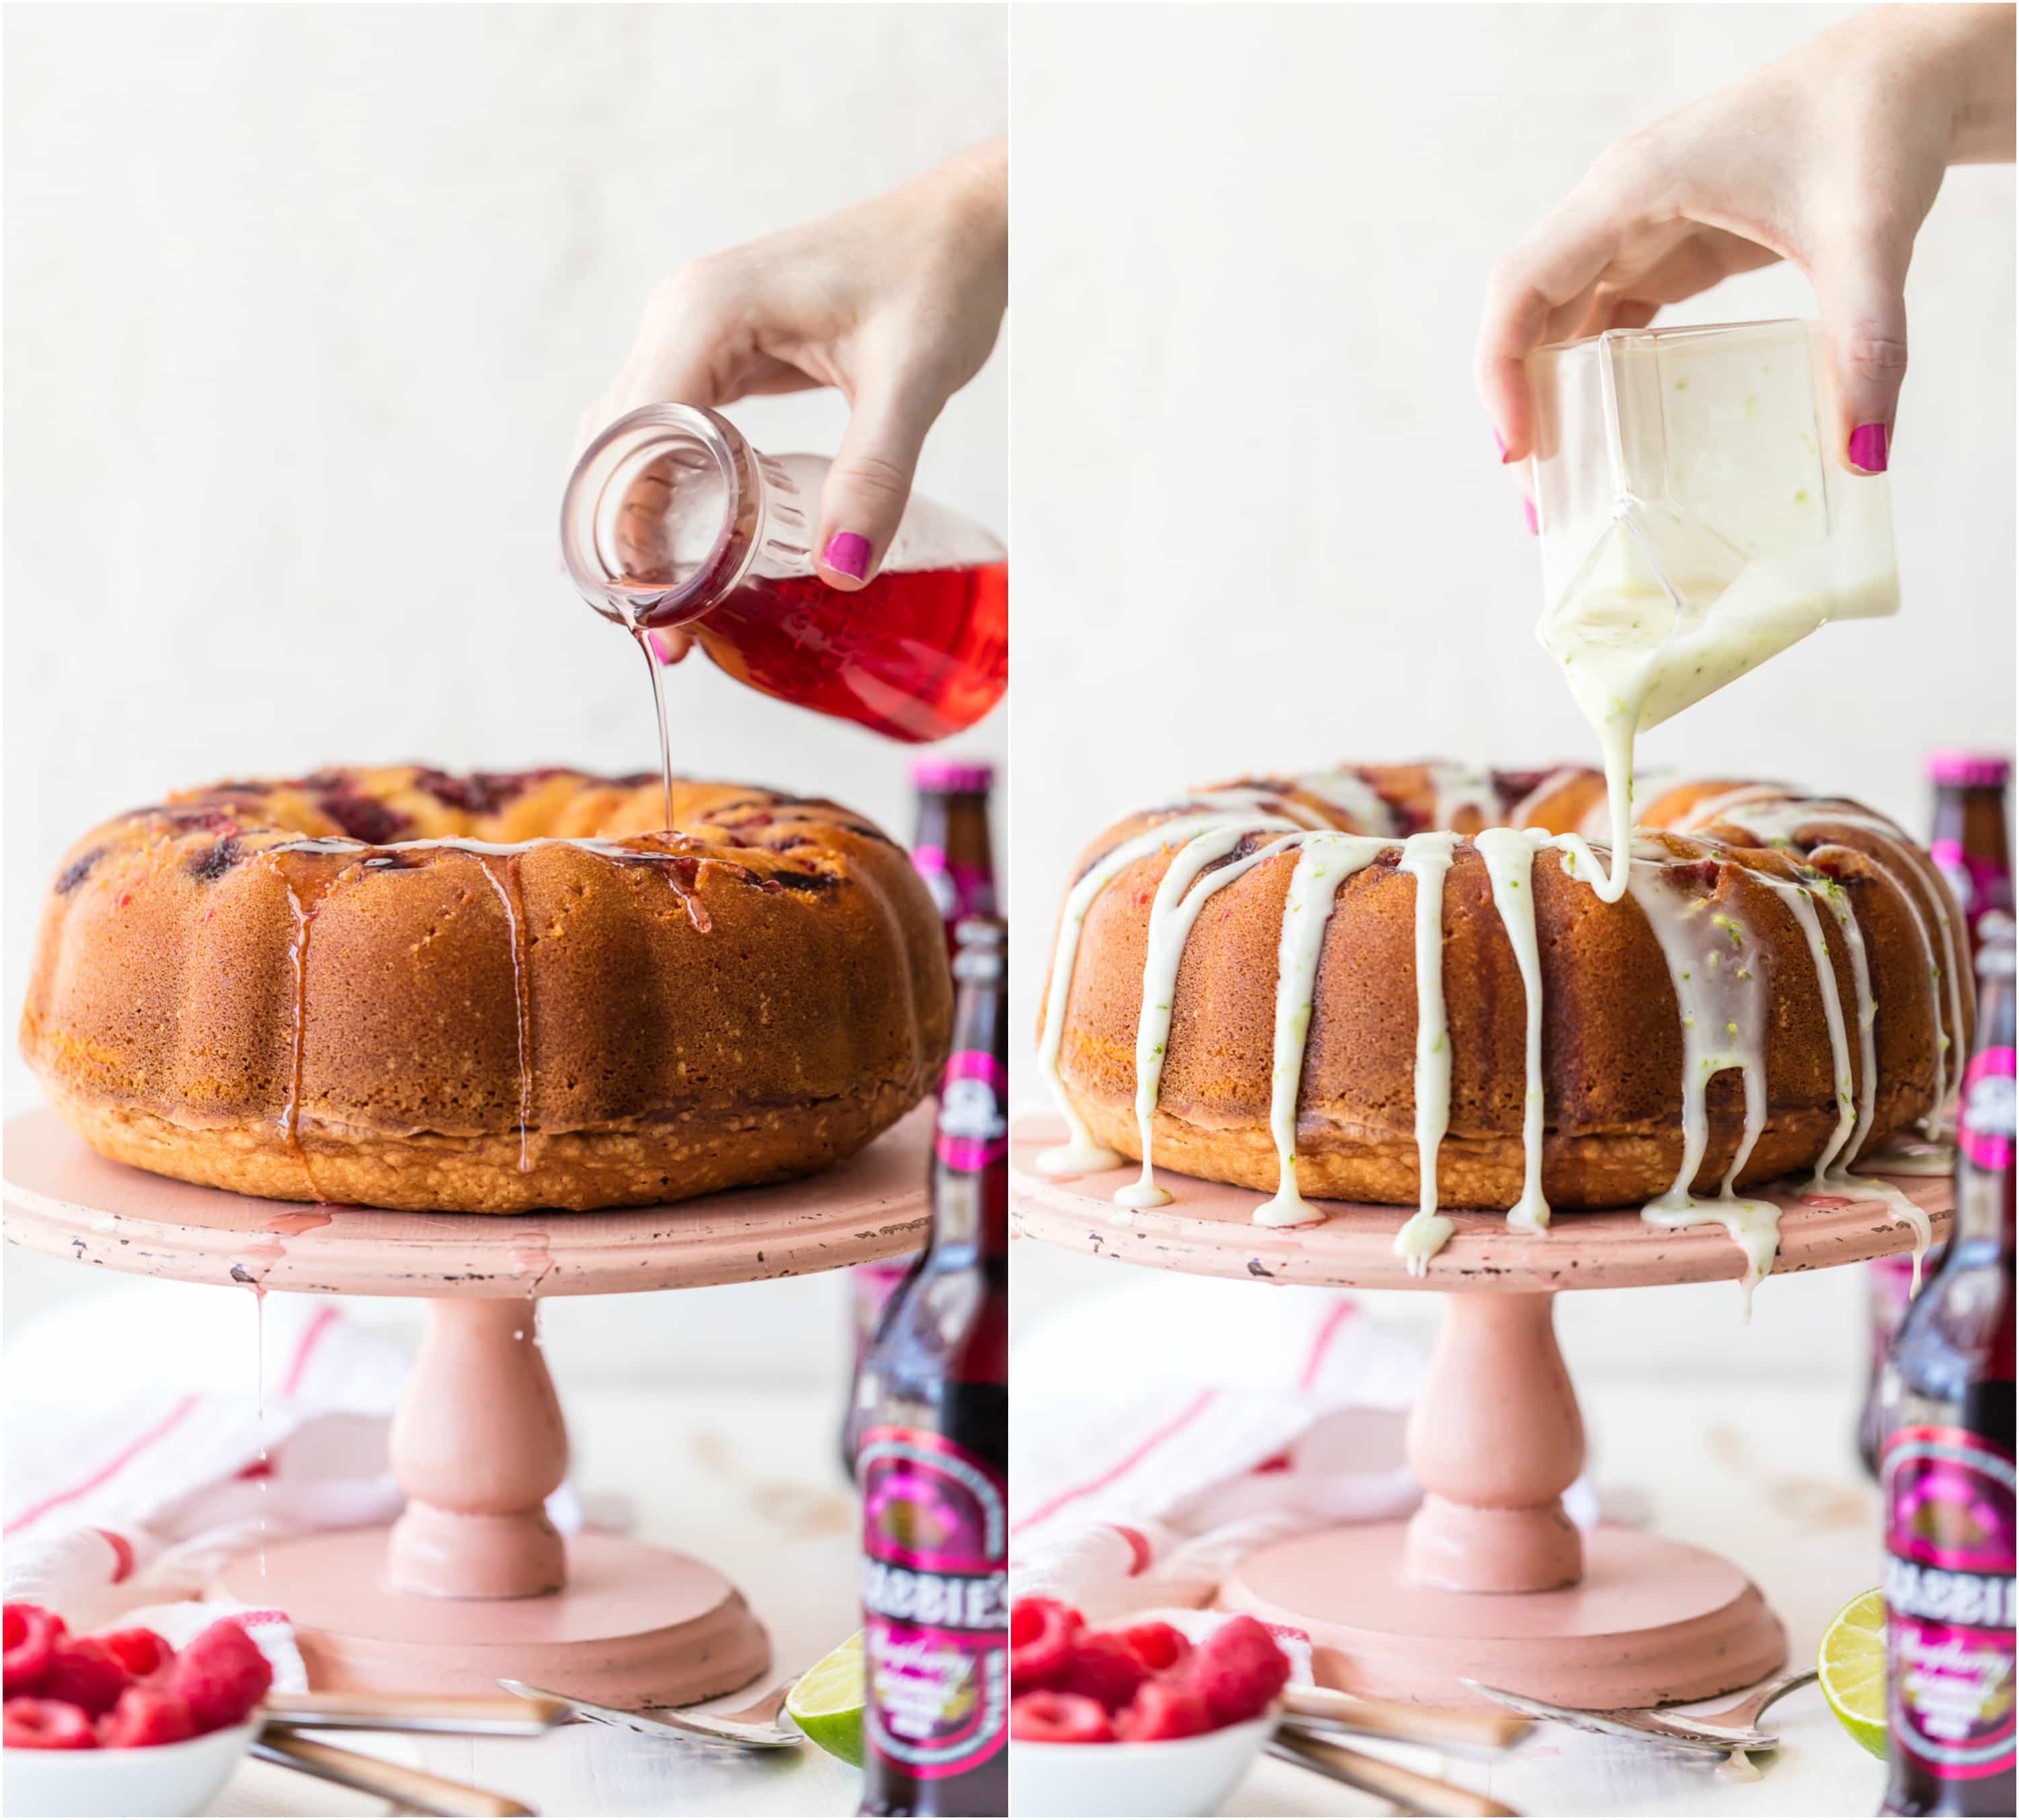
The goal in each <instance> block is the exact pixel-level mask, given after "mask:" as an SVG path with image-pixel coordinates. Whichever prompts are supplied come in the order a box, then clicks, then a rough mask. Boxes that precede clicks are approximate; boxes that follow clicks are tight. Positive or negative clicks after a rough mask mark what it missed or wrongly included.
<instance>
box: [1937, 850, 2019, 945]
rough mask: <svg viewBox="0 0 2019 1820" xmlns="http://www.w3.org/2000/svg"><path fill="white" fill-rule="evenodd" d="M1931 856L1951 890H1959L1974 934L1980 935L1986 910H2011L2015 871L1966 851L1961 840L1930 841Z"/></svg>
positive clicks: (2008, 911)
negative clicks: (1981, 921) (1979, 931)
mask: <svg viewBox="0 0 2019 1820" xmlns="http://www.w3.org/2000/svg"><path fill="white" fill-rule="evenodd" d="M1928 857H1929V858H1930V859H1932V860H1934V863H1935V865H1936V867H1937V870H1940V872H1941V875H1942V876H1943V877H1945V878H1946V879H1947V880H1948V881H1949V889H1950V890H1952V891H1953V892H1955V893H1956V902H1957V903H1959V904H1960V905H1961V906H1963V918H1964V920H1965V921H1966V922H1968V923H1969V924H1970V934H1971V935H1972V936H1973V937H1974V936H1975V935H1976V934H1977V921H1978V919H1979V918H1981V917H1982V916H1983V915H1984V914H1985V912H1986V911H1988V910H2003V911H2005V912H2006V913H2007V914H2010V911H2011V909H2012V874H2010V872H2007V871H2006V870H2005V869H2004V868H2003V867H2001V866H1997V865H1995V864H1993V863H1992V862H1991V861H1990V860H1988V859H1979V858H1977V856H1976V855H1974V854H1972V853H1966V852H1964V851H1963V843H1962V841H1930V843H1929V844H1928Z"/></svg>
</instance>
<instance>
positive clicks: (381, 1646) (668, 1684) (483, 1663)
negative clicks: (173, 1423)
mask: <svg viewBox="0 0 2019 1820" xmlns="http://www.w3.org/2000/svg"><path fill="white" fill-rule="evenodd" d="M389 1536H390V1531H389V1530H387V1529H382V1528H380V1529H342V1530H337V1531H334V1532H328V1533H325V1534H323V1535H319V1536H300V1537H297V1538H296V1539H295V1540H292V1541H288V1542H281V1543H274V1544H272V1545H270V1547H268V1548H267V1549H266V1564H265V1571H264V1572H262V1571H261V1565H260V1558H259V1550H256V1549H254V1550H248V1552H247V1553H245V1554H241V1555H239V1556H237V1558H235V1559H234V1560H232V1561H230V1562H228V1563H227V1565H225V1567H224V1569H223V1572H222V1573H221V1574H220V1575H219V1578H218V1580H217V1583H216V1587H215V1588H214V1589H213V1590H214V1591H215V1592H216V1594H218V1595H219V1596H220V1597H226V1598H230V1599H237V1600H243V1601H245V1603H246V1604H248V1605H257V1606H271V1607H274V1608H277V1609H278V1610H280V1611H283V1612H286V1613H287V1614H288V1617H289V1618H290V1619H292V1621H293V1623H294V1626H295V1640H296V1641H297V1642H298V1643H299V1645H300V1646H301V1652H302V1659H303V1663H305V1665H306V1667H307V1669H308V1671H309V1681H310V1685H311V1686H313V1687H314V1688H315V1689H316V1690H317V1692H344V1693H382V1692H387V1691H389V1690H393V1691H397V1692H401V1693H409V1694H491V1695H495V1693H496V1692H498V1677H500V1676H506V1675H509V1676H510V1677H512V1678H513V1680H515V1681H530V1682H531V1683H532V1684H534V1685H535V1686H536V1687H545V1688H558V1689H560V1691H562V1692H565V1693H567V1694H569V1695H573V1696H575V1697H576V1698H578V1699H585V1700H593V1701H595V1702H597V1703H598V1704H600V1705H602V1706H621V1707H623V1708H625V1710H627V1711H636V1710H639V1709H640V1708H641V1707H646V1706H683V1705H685V1704H687V1702H691V1701H694V1700H706V1699H713V1698H714V1697H715V1696H716V1695H718V1694H727V1693H731V1692H734V1691H735V1689H737V1688H740V1687H742V1686H744V1685H745V1684H748V1683H749V1682H751V1681H755V1680H756V1678H757V1677H759V1675H761V1674H762V1673H764V1671H765V1670H766V1669H767V1667H768V1666H770V1655H771V1652H770V1643H769V1641H767V1638H766V1637H765V1634H764V1629H763V1626H762V1625H761V1624H759V1623H758V1622H757V1620H756V1619H755V1618H754V1617H752V1616H751V1614H750V1610H749V1607H748V1606H747V1605H745V1604H744V1602H743V1595H742V1594H741V1593H739V1592H738V1591H737V1590H736V1589H735V1587H733V1586H731V1585H730V1583H729V1582H728V1581H727V1580H726V1579H723V1576H721V1575H720V1574H719V1573H717V1572H716V1571H715V1569H713V1568H711V1567H705V1566H704V1565H701V1562H699V1561H691V1560H690V1559H689V1558H687V1556H685V1555H683V1554H673V1553H672V1552H671V1551H670V1550H666V1549H663V1548H654V1547H651V1546H650V1545H649V1544H647V1543H642V1542H633V1541H630V1540H627V1539H626V1538H625V1537H623V1536H612V1535H608V1534H606V1533H604V1532H599V1531H591V1532H587V1533H585V1534H583V1535H581V1536H575V1537H574V1538H572V1539H571V1541H570V1542H569V1543H568V1550H567V1570H568V1578H567V1587H566V1589H565V1590H563V1591H560V1592H558V1593H549V1594H542V1595H541V1596H539V1597H534V1598H524V1599H424V1598H415V1597H411V1595H409V1594H402V1593H396V1592H393V1591H392V1590H390V1589H389V1588H388V1587H387V1586H386V1544H387V1540H388V1538H389Z"/></svg>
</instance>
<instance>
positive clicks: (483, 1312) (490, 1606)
mask: <svg viewBox="0 0 2019 1820" xmlns="http://www.w3.org/2000/svg"><path fill="white" fill-rule="evenodd" d="M932 1120H933V1111H932V1108H931V1107H930V1106H929V1105H928V1106H923V1107H920V1108H919V1109H917V1110H916V1111H915V1112H913V1113H912V1114H911V1115H910V1116H908V1118H906V1119H904V1120H902V1121H901V1122H900V1123H899V1124H898V1125H897V1127H895V1128H894V1129H893V1130H892V1131H888V1132H886V1133H885V1134H884V1135H883V1137H881V1138H879V1139H878V1140H877V1141H876V1142H875V1143H873V1144H872V1145H869V1146H868V1149H865V1150H864V1151H863V1152H861V1154H860V1155H858V1156H856V1157H854V1159H852V1160H850V1161H849V1162H847V1163H843V1164H841V1165H840V1166H839V1167H837V1168H835V1169H832V1170H829V1171H827V1172H826V1173H825V1174H821V1175H817V1176H812V1177H809V1178H807V1179H806V1180H804V1181H796V1182H788V1183H786V1184H785V1185H782V1186H779V1187H775V1188H756V1189H737V1190H733V1191H730V1192H726V1193H722V1194H716V1195H711V1196H705V1197H703V1198H701V1199H695V1200H691V1201H685V1202H680V1203H674V1204H672V1205H670V1206H666V1207H643V1208H631V1209H623V1210H614V1211H611V1212H607V1213H593V1214H568V1213H556V1212H548V1213H544V1214H531V1215H524V1216H505V1215H480V1214H404V1213H394V1212H387V1211H384V1210H377V1209H372V1208H364V1207H329V1206H322V1207H316V1208H314V1210H313V1217H312V1216H311V1214H310V1210H305V1209H303V1207H300V1206H299V1204H295V1203H285V1202H280V1201H269V1200H257V1199H253V1198H252V1197H251V1196H245V1195H236V1194H229V1193H226V1192H222V1191H220V1190H218V1189H206V1188H198V1187H195V1186H194V1185H191V1184H190V1183H187V1182H182V1181H172V1180H170V1179H169V1178H166V1177H164V1176H156V1175H150V1174H147V1173H146V1172H145V1171H141V1170H138V1169H132V1168H129V1167H126V1166H125V1164H122V1163H112V1162H108V1161H107V1160H106V1159H104V1158H103V1157H101V1156H99V1155H98V1154H97V1153H96V1152H94V1151H92V1150H91V1149H89V1148H87V1147H86V1145H85V1144H84V1143H83V1142H82V1140H81V1139H79V1138H77V1137H75V1136H74V1134H72V1133H71V1131H70V1130H69V1129H68V1128H67V1127H66V1126H64V1125H63V1123H62V1121H61V1120H60V1119H59V1118H58V1117H57V1116H56V1114H55V1113H52V1112H47V1111H42V1112H34V1113H25V1114H23V1115H22V1116H20V1117H17V1118H15V1119H12V1120H9V1121H8V1123H7V1126H6V1133H5V1135H6V1156H5V1171H6V1180H5V1236H6V1237H7V1238H8V1239H9V1240H11V1241H13V1243H16V1244H19V1245H24V1246H26V1247H28V1248H29V1249H31V1250H37V1251H43V1252H47V1253H49V1254H52V1255H54V1256H60V1257H70V1258H74V1259H76V1260H77V1261H79V1262H82V1263H87V1264H95V1265H105V1266H108V1267H110V1268H114V1269H117V1270H125V1271H130V1272H134V1273H136V1274H137V1275H144V1276H161V1277H168V1278H172V1279H176V1280H179V1281H182V1282H186V1283H219V1284H237V1286H240V1287H241V1288H242V1287H244V1286H247V1285H248V1284H250V1285H252V1286H253V1287H254V1288H255V1290H256V1293H257V1294H259V1295H260V1296H261V1297H264V1296H265V1295H266V1294H269V1293H285V1292H287V1291H290V1290H292V1291H298V1292H303V1293H307V1294H322V1295H381V1296H387V1295H390V1296H414V1297H422V1298H424V1299H426V1301H427V1302H428V1304H429V1308H428V1324H427V1331H426V1338H425V1339H424V1341H422V1348H421V1354H420V1357H419V1360H418V1361H417V1362H416V1363H415V1367H414V1370H413V1373H412V1375H411V1377H409V1379H408V1383H407V1385H406V1388H405V1390H404V1393H403V1395H402V1396H401V1404H400V1408H399V1410H398V1413H397V1414H396V1415H395V1417H394V1418H393V1432H392V1444H391V1453H392V1463H393V1474H394V1476H395V1477H396V1478H397V1479H398V1481H399V1482H400V1485H401V1488H402V1489H404V1491H405V1492H406V1493H407V1496H408V1503H407V1508H406V1510H405V1511H404V1514H402V1515H401V1518H399V1520H398V1521H397V1522H395V1523H393V1524H392V1525H380V1526H376V1527H372V1528H368V1529H339V1530H325V1531H322V1532H317V1533H316V1534H314V1535H310V1536H300V1537H296V1538H294V1539H292V1540H287V1541H284V1542H270V1541H263V1542H262V1543H261V1544H260V1545H259V1546H258V1547H254V1548H252V1549H248V1550H246V1551H245V1553H244V1554H240V1555H238V1556H237V1558H234V1560H232V1561H229V1562H227V1564H226V1565H225V1567H224V1568H223V1570H222V1572H221V1573H220V1575H219V1579H218V1583H217V1585H216V1591H217V1592H218V1593H219V1594H220V1595H222V1596H225V1597H231V1598H234V1599H238V1600H241V1601H244V1602H245V1604H247V1605H273V1606H278V1607H279V1608H281V1609H283V1610H285V1611H286V1612H288V1615H289V1616H290V1617H291V1618H292V1619H293V1620H294V1622H295V1627H296V1634H297V1638H298V1641H299V1643H300V1645H301V1649H302V1655H303V1659H304V1661H305V1662H306V1663H307V1666H308V1670H309V1675H310V1682H311V1684H313V1685H314V1687H315V1688H317V1691H319V1692H324V1691H327V1692H399V1693H418V1694H491V1693H494V1692H495V1691H496V1681H497V1677H499V1676H500V1675H511V1676H513V1677H517V1678H520V1679H523V1680H530V1681H535V1682H536V1683H538V1684H541V1685H542V1686H547V1687H555V1688H564V1689H565V1690H566V1691H567V1692H570V1693H572V1694H576V1695H580V1696H581V1697H582V1698H583V1699H589V1700H593V1701H596V1702H599V1703H600V1704H602V1705H605V1706H622V1707H625V1708H627V1709H631V1710H637V1709H640V1708H643V1707H647V1706H677V1705H681V1704H683V1703H685V1702H691V1701H694V1700H703V1699H712V1698H713V1697H715V1696H716V1695H720V1694H727V1693H731V1692H734V1691H735V1690H736V1689H738V1688H741V1687H743V1686H744V1685H745V1684H747V1683H749V1682H750V1681H754V1680H756V1678H757V1677H759V1675H761V1674H763V1673H765V1672H766V1671H767V1669H768V1667H769V1665H770V1645H769V1642H768V1641H767V1638H766V1636H765V1634H764V1630H763V1626H762V1625H761V1624H759V1623H758V1621H757V1619H756V1617H755V1616H753V1615H752V1612H751V1611H750V1608H749V1606H748V1605H746V1604H745V1601H744V1598H743V1596H742V1594H741V1593H739V1592H738V1590H737V1589H736V1588H735V1587H734V1586H732V1585H731V1584H730V1583H729V1582H728V1580H727V1579H724V1578H723V1576H722V1575H721V1574H720V1573H718V1572H716V1570H715V1569H713V1568H712V1567H709V1566H707V1565H705V1564H703V1563H702V1562H700V1561H694V1560H692V1559H691V1558H688V1557H687V1556H685V1555H682V1554H675V1553H674V1552H672V1550H669V1549H665V1548H660V1547H654V1546H653V1545H651V1544H650V1543H644V1542H640V1541H635V1540H632V1539H630V1538H629V1537H627V1536H617V1535H613V1534H610V1533H608V1532H603V1531H597V1530H589V1531H585V1532H583V1533H582V1534H580V1535H578V1536H574V1537H572V1538H570V1539H567V1540H564V1539H563V1538H562V1537H561V1536H559V1535H558V1534H557V1533H556V1532H555V1530H554V1529H553V1526H552V1525H551V1524H550V1523H549V1521H548V1520H547V1517H546V1511H545V1508H544V1506H545V1503H546V1498H547V1496H548V1495H549V1493H551V1492H552V1491H553V1489H555V1487H556V1486H557V1485H559V1484H560V1482H561V1479H562V1477H563V1475H564V1473H565V1472H566V1471H567V1457H568V1444H567V1428H566V1426H565V1424H564V1420H563V1418H562V1414H561V1408H560V1398H558V1396H557V1395H556V1393H555V1390H554V1386H553V1380H552V1378H551V1377H549V1375H548V1372H547V1367H546V1361H545V1359H543V1358H542V1355H541V1351H540V1348H539V1342H538V1330H537V1326H536V1321H535V1315H536V1314H537V1311H538V1304H537V1303H536V1302H535V1301H533V1299H532V1298H533V1297H534V1296H535V1294H538V1295H539V1296H542V1297H546V1296H553V1295H610V1294H622V1293H626V1292H631V1291H636V1290H668V1289H681V1288H692V1287H698V1286H703V1285H707V1284H713V1283H749V1282H754V1281H758V1280H760V1279H769V1278H771V1277H779V1276H794V1275H803V1274H805V1273H807V1272H811V1271H817V1270H835V1269H839V1268H843V1267H844V1266H846V1265H854V1264H861V1263H866V1262H868V1261H872V1260H873V1259H876V1258H882V1257H897V1256H899V1255H901V1254H904V1253H907V1252H911V1251H915V1250H917V1249H918V1248H919V1245H920V1244H921V1243H923V1240H924V1238H925V1236H926V1226H927V1223H928V1207H927V1200H926V1177H927V1159H928V1157H929V1156H930V1152H931V1146H932Z"/></svg>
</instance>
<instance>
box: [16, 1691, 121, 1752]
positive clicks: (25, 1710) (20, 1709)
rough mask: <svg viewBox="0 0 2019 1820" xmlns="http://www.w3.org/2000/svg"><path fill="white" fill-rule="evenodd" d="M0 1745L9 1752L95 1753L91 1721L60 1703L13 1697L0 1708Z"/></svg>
mask: <svg viewBox="0 0 2019 1820" xmlns="http://www.w3.org/2000/svg"><path fill="white" fill-rule="evenodd" d="M0 1743H4V1744H5V1746H7V1748H8V1749H9V1750H96V1749H97V1748H98V1740H97V1739H96V1738H95V1737H93V1736H92V1731H91V1721H90V1720H89V1719H87V1718H86V1717H85V1716H84V1714H83V1713H81V1712H79V1711H78V1709H77V1708H76V1707H74V1706H71V1705H69V1704H68V1703H67V1702H64V1701H62V1700H34V1699H29V1698H28V1697H27V1695H24V1694H16V1695H15V1696H14V1698H13V1699H11V1700H9V1702H7V1704H6V1705H5V1707H4V1708H0Z"/></svg>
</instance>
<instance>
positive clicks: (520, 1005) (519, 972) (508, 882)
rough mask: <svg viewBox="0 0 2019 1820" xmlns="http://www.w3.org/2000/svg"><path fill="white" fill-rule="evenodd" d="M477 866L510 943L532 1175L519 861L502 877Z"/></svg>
mask: <svg viewBox="0 0 2019 1820" xmlns="http://www.w3.org/2000/svg"><path fill="white" fill-rule="evenodd" d="M477 865H478V866H479V867H480V869H481V870H482V871H483V874H484V877H486V878H488V879H489V880H490V881H491V889H492V890H493V891H495V892H497V894H498V903H500V904H501V905H502V906H503V908H504V911H505V924H506V934H507V935H508V936H509V939H510V942H511V948H512V1012H513V1026H514V1029H513V1034H514V1036H515V1037H516V1039H517V1042H518V1045H519V1173H520V1174H521V1175H530V1174H532V1172H533V1158H532V1150H531V1143H532V1128H533V1067H532V1060H531V1041H530V1037H529V1029H530V1026H531V1021H532V1011H531V1006H530V1005H529V1004H528V1003H527V994H526V934H525V930H526V905H525V898H524V892H522V891H521V890H520V885H519V859H518V856H517V854H513V855H512V856H510V857H509V858H508V859H506V862H505V876H504V877H502V878H501V877H498V874H496V873H495V872H494V871H492V870H491V865H490V863H489V861H488V860H486V859H478V861H477Z"/></svg>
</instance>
